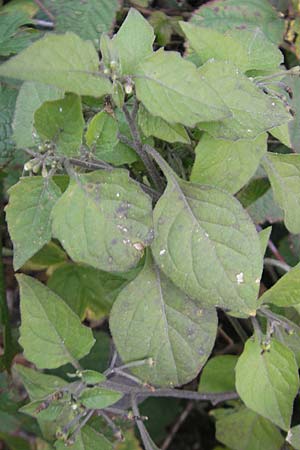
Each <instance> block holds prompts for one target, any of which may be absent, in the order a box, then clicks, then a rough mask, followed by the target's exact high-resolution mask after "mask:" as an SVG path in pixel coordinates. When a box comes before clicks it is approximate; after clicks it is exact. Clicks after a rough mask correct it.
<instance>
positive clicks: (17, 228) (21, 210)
mask: <svg viewBox="0 0 300 450" xmlns="http://www.w3.org/2000/svg"><path fill="white" fill-rule="evenodd" d="M60 195H61V191H60V189H59V188H58V186H57V185H56V184H55V183H54V182H53V181H52V180H45V179H44V178H42V177H27V178H21V179H20V181H19V182H18V183H17V184H15V185H14V186H13V187H12V188H10V190H9V196H10V197H9V204H8V206H7V208H6V219H7V222H8V228H9V233H10V236H11V239H12V241H13V244H14V268H15V270H18V269H19V268H20V267H22V265H23V264H24V263H25V262H26V261H27V260H28V259H29V258H31V256H33V255H34V254H35V253H36V252H37V251H38V250H40V249H41V248H42V247H43V246H44V245H45V244H46V243H47V242H49V241H50V239H51V220H50V215H51V211H52V208H53V206H54V205H55V203H56V202H57V200H58V199H59V197H60Z"/></svg>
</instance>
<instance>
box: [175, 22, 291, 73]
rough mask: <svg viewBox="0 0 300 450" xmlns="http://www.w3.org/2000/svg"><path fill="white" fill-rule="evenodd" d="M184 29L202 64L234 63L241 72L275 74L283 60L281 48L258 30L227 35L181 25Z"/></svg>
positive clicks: (195, 26) (182, 23) (199, 27)
mask: <svg viewBox="0 0 300 450" xmlns="http://www.w3.org/2000/svg"><path fill="white" fill-rule="evenodd" d="M180 26H181V28H182V29H183V31H184V34H185V35H186V37H187V39H188V40H189V42H190V44H191V46H192V48H193V49H194V50H195V52H196V53H197V54H198V55H199V57H200V60H201V63H202V64H203V63H205V62H206V61H208V60H209V59H211V58H214V59H216V60H220V61H231V62H232V63H233V64H235V65H236V66H237V67H238V68H239V69H240V70H241V71H243V72H246V71H248V70H254V69H256V70H272V69H273V70H274V69H276V68H277V67H278V66H279V65H280V64H281V63H282V60H283V55H282V53H281V52H280V50H278V48H277V46H276V45H275V44H273V43H272V42H270V41H268V40H267V39H266V36H265V35H264V34H263V32H262V31H261V30H260V29H259V28H257V29H255V30H253V31H245V30H243V31H238V30H230V31H228V32H227V33H221V32H220V31H217V30H214V29H211V28H205V27H201V26H199V25H198V24H197V25H193V24H191V23H186V22H181V23H180Z"/></svg>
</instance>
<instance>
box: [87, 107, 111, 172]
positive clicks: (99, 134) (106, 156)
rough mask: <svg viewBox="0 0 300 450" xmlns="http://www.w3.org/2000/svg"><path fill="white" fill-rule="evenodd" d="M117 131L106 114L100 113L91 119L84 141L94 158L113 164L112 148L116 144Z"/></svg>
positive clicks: (109, 116)
mask: <svg viewBox="0 0 300 450" xmlns="http://www.w3.org/2000/svg"><path fill="white" fill-rule="evenodd" d="M118 131H119V129H118V124H117V122H116V120H115V119H114V117H112V116H111V115H110V114H108V113H107V112H105V111H101V112H99V113H98V114H96V115H95V116H94V117H93V118H92V120H91V121H90V123H89V125H88V128H87V131H86V134H85V139H86V143H87V145H88V146H89V147H90V149H91V153H92V154H93V156H94V157H95V158H97V159H101V160H104V161H107V162H110V163H113V162H114V159H115V155H114V147H115V146H116V145H117V143H118Z"/></svg>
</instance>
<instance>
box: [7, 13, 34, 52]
mask: <svg viewBox="0 0 300 450" xmlns="http://www.w3.org/2000/svg"><path fill="white" fill-rule="evenodd" d="M30 23H31V20H30V19H29V17H28V14H26V13H25V12H24V11H20V10H19V11H14V12H12V13H11V12H2V11H1V12H0V55H1V56H9V55H11V54H12V53H18V52H20V51H21V50H23V49H24V48H26V47H27V46H28V45H29V44H30V41H31V39H32V33H29V32H26V31H24V30H23V31H22V29H21V28H20V27H22V26H23V25H26V24H30Z"/></svg>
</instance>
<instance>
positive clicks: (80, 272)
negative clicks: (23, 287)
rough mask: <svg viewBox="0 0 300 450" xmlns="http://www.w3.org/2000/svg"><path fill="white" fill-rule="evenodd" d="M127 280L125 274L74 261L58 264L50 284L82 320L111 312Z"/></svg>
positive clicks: (97, 317) (99, 316) (100, 316)
mask: <svg viewBox="0 0 300 450" xmlns="http://www.w3.org/2000/svg"><path fill="white" fill-rule="evenodd" d="M125 284H126V279H125V278H123V277H121V276H118V275H115V274H111V273H108V272H102V271H100V270H97V269H94V268H93V267H89V266H83V265H79V264H70V263H66V264H63V265H61V266H60V267H58V268H57V269H56V270H55V271H54V273H53V274H52V275H51V277H50V278H49V281H48V286H49V288H50V289H51V290H52V291H54V292H55V293H56V294H57V295H59V296H60V297H61V298H62V299H63V300H65V302H66V303H67V304H68V305H69V306H70V308H71V309H72V310H73V311H74V312H75V313H76V314H78V316H79V317H80V318H81V319H82V320H83V319H84V318H85V317H89V318H96V319H100V318H102V317H103V316H107V315H108V313H109V311H110V309H111V306H112V304H113V302H114V300H115V299H116V297H117V295H118V293H119V292H120V290H122V288H123V286H124V285H125Z"/></svg>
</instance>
